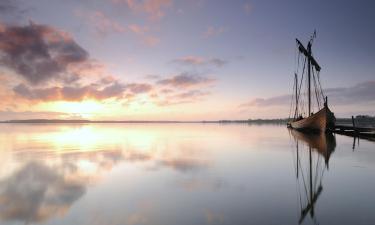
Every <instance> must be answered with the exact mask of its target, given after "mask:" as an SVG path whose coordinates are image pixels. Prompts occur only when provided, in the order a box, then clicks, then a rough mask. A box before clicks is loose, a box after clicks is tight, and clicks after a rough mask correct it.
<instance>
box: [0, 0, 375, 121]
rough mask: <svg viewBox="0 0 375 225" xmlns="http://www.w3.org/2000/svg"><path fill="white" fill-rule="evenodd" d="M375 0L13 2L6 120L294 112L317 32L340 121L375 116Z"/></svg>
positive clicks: (3, 20) (5, 64)
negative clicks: (300, 65)
mask: <svg viewBox="0 0 375 225" xmlns="http://www.w3.org/2000/svg"><path fill="white" fill-rule="evenodd" d="M374 11H375V3H373V1H370V0H363V1H347V0H340V1H339V0H333V1H311V0H310V1H305V0H295V1H278V0H274V1H260V0H252V1H240V0H234V1H219V0H211V1H210V0H191V1H177V0H139V1H137V0H93V1H89V0H81V1H74V0H66V1H62V0H61V1H57V0H56V1H47V0H38V1H37V0H28V1H26V0H23V1H21V0H15V1H11V0H1V1H0V81H1V83H0V97H1V99H2V100H3V101H2V104H1V105H0V120H7V119H27V118H89V119H145V120H154V119H163V120H165V119H166V120H168V119H181V120H204V119H248V118H284V117H287V116H288V112H289V105H290V97H289V94H291V90H292V85H293V73H294V68H295V53H296V52H295V51H296V46H295V38H299V39H300V40H301V41H302V42H304V44H305V43H306V42H307V40H308V39H309V36H310V35H311V34H312V32H313V31H314V29H316V31H317V38H316V40H315V41H314V46H313V51H314V56H315V57H316V59H317V61H318V62H319V64H320V65H321V67H322V71H321V79H322V85H323V87H324V88H325V89H326V94H327V95H328V97H329V99H330V107H331V109H332V110H333V111H334V112H335V114H336V115H337V116H339V117H344V116H350V115H357V114H370V115H374V110H375V107H374V106H375V104H374V103H375V100H374V99H375V74H374V70H375V69H374V67H373V66H374V62H375V44H374V43H373V40H374V39H375V14H374Z"/></svg>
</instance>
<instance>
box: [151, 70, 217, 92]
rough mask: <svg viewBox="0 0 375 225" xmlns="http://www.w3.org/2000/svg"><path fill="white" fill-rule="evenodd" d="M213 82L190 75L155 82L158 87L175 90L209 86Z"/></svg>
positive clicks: (209, 79) (212, 80) (206, 78)
mask: <svg viewBox="0 0 375 225" xmlns="http://www.w3.org/2000/svg"><path fill="white" fill-rule="evenodd" d="M214 81H215V79H213V78H209V77H204V76H200V75H197V74H191V73H181V74H179V75H175V76H173V77H171V78H166V79H160V80H158V81H157V83H158V84H160V85H167V86H172V87H175V88H187V87H197V86H202V85H203V86H204V85H208V84H211V83H213V82H214Z"/></svg>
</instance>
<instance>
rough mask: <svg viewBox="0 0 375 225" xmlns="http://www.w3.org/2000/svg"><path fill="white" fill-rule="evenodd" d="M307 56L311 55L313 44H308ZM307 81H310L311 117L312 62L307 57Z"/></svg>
mask: <svg viewBox="0 0 375 225" xmlns="http://www.w3.org/2000/svg"><path fill="white" fill-rule="evenodd" d="M307 54H308V55H311V42H309V43H308V44H307ZM307 80H308V94H309V115H308V116H311V60H310V57H307Z"/></svg>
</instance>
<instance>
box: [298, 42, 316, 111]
mask: <svg viewBox="0 0 375 225" xmlns="http://www.w3.org/2000/svg"><path fill="white" fill-rule="evenodd" d="M312 40H313V39H311V40H310V41H309V43H308V44H307V49H306V48H305V47H304V46H303V44H302V43H301V42H300V41H299V40H298V39H296V42H297V45H298V50H299V51H300V52H301V53H302V54H304V55H305V57H306V58H307V63H308V65H307V67H308V68H307V76H308V78H307V80H308V95H309V97H308V98H309V99H308V101H309V115H308V116H310V115H311V67H315V70H316V71H317V72H319V71H320V69H321V68H320V66H319V64H318V63H317V62H316V60H315V59H314V57H313V56H312V54H311V45H312Z"/></svg>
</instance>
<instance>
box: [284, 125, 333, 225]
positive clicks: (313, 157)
mask: <svg viewBox="0 0 375 225" xmlns="http://www.w3.org/2000/svg"><path fill="white" fill-rule="evenodd" d="M290 132H291V134H292V136H293V138H294V141H295V148H296V162H295V166H296V168H295V169H296V178H297V184H298V190H297V191H298V199H299V206H300V218H299V221H298V222H299V224H301V223H303V222H304V220H305V217H306V216H307V215H308V214H310V217H311V219H312V221H313V222H314V224H318V221H317V218H316V215H315V206H316V203H317V201H318V198H319V196H320V195H321V193H322V191H323V184H322V180H323V176H324V172H325V171H326V170H328V169H329V159H330V157H331V154H332V153H333V152H334V151H335V148H336V138H335V137H334V136H333V135H332V134H331V133H320V134H306V133H302V132H299V131H296V130H290ZM322 158H323V159H322Z"/></svg>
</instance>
